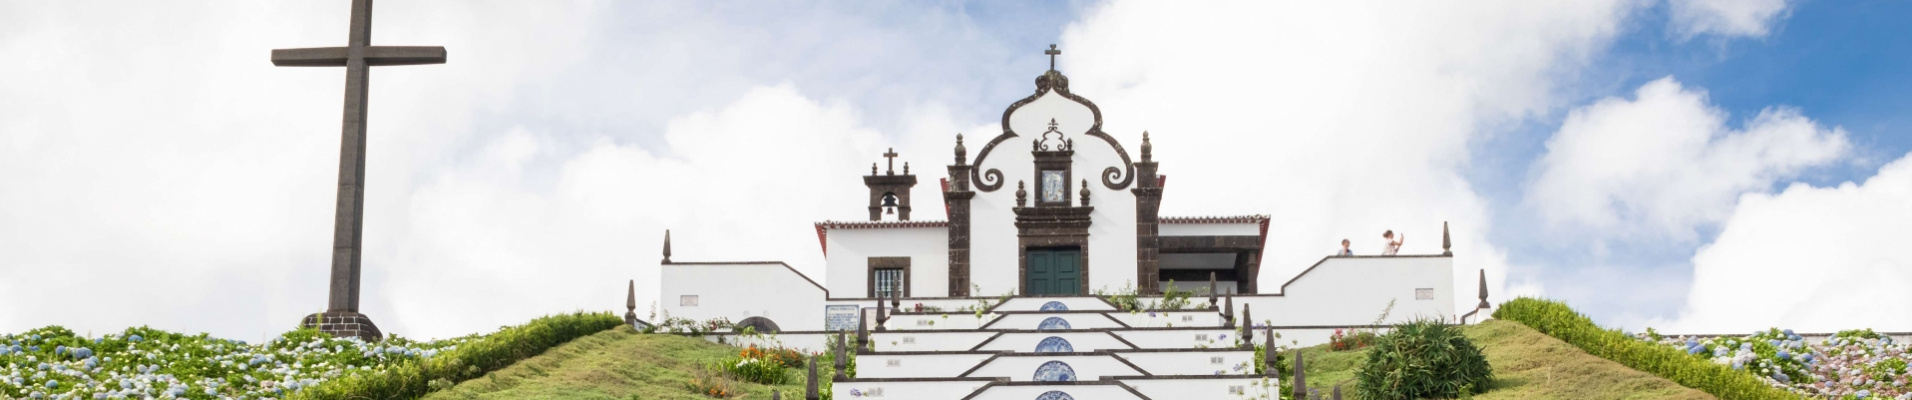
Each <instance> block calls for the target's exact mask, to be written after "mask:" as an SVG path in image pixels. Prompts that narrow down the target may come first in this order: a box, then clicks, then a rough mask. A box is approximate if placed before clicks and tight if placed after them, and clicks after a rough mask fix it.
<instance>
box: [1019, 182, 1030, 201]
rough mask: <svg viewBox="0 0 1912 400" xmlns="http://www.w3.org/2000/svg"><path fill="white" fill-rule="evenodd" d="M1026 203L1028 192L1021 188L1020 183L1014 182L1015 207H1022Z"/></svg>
mask: <svg viewBox="0 0 1912 400" xmlns="http://www.w3.org/2000/svg"><path fill="white" fill-rule="evenodd" d="M1028 203H1029V191H1028V190H1025V189H1024V188H1023V186H1022V181H1016V207H1022V205H1023V204H1028Z"/></svg>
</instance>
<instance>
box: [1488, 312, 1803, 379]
mask: <svg viewBox="0 0 1912 400" xmlns="http://www.w3.org/2000/svg"><path fill="white" fill-rule="evenodd" d="M1494 318H1495V319H1503V320H1508V321H1514V322H1519V323H1521V324H1523V325H1527V326H1528V327H1531V328H1534V330H1537V331H1540V332H1541V333H1545V334H1547V335H1548V336H1553V337H1554V338H1557V339H1560V340H1561V341H1564V342H1567V343H1570V344H1573V345H1574V346H1576V347H1579V348H1580V349H1582V350H1586V351H1587V353H1589V354H1593V355H1595V356H1599V357H1601V358H1605V359H1608V360H1613V361H1614V362H1618V363H1620V364H1621V365H1625V366H1627V367H1630V368H1633V369H1637V370H1641V371H1645V372H1647V373H1650V374H1654V375H1658V376H1660V377H1662V378H1666V379H1668V380H1671V381H1673V382H1676V383H1679V384H1681V385H1685V386H1686V387H1690V388H1694V389H1699V390H1702V391H1705V392H1707V393H1711V394H1713V395H1714V396H1719V397H1720V398H1723V399H1748V400H1761V399H1793V398H1797V397H1798V396H1796V395H1793V394H1791V393H1787V392H1786V391H1785V390H1781V389H1777V388H1773V387H1772V386H1769V385H1767V384H1766V383H1765V382H1763V381H1761V380H1760V378H1759V377H1756V376H1753V375H1752V374H1749V373H1745V372H1741V371H1734V370H1733V369H1732V367H1730V366H1727V365H1720V364H1715V363H1713V362H1712V361H1710V360H1708V359H1706V358H1701V357H1694V356H1691V355H1688V353H1687V351H1683V350H1680V349H1676V348H1673V347H1669V346H1664V345H1660V344H1656V343H1651V342H1647V341H1642V340H1637V339H1634V338H1633V337H1632V336H1630V335H1627V334H1626V333H1623V332H1620V331H1617V330H1610V329H1602V328H1600V327H1599V326H1598V325H1594V323H1593V320H1591V319H1588V318H1587V316H1585V315H1580V313H1578V312H1574V311H1573V309H1572V308H1569V307H1567V305H1566V304H1565V303H1561V302H1558V301H1551V300H1541V299H1534V298H1519V299H1514V300H1513V301H1509V302H1506V303H1503V304H1501V305H1500V308H1499V309H1496V310H1494Z"/></svg>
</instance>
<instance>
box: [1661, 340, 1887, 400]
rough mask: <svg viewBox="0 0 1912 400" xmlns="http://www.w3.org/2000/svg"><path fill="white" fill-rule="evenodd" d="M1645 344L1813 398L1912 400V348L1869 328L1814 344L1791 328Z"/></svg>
mask: <svg viewBox="0 0 1912 400" xmlns="http://www.w3.org/2000/svg"><path fill="white" fill-rule="evenodd" d="M1637 336H1638V337H1639V338H1640V339H1642V340H1647V341H1653V342H1658V343H1660V344H1664V345H1667V346H1672V347H1674V348H1677V349H1680V350H1681V351H1684V352H1686V353H1687V354H1689V355H1692V356H1693V357H1699V358H1704V359H1707V360H1711V361H1712V362H1713V363H1716V364H1720V365H1727V366H1731V367H1732V368H1733V369H1734V370H1740V371H1746V372H1747V373H1750V374H1753V375H1755V376H1759V377H1760V378H1762V379H1763V380H1765V381H1766V382H1767V383H1768V384H1770V385H1773V386H1774V387H1777V388H1781V389H1786V390H1789V391H1792V392H1794V393H1798V394H1802V395H1807V396H1810V397H1814V398H1836V399H1895V400H1912V384H1909V381H1912V372H1908V371H1907V368H1906V365H1907V363H1908V362H1912V354H1909V353H1908V350H1909V349H1908V346H1907V345H1906V344H1903V343H1896V342H1894V341H1893V340H1892V338H1891V337H1887V336H1885V335H1880V334H1878V333H1876V332H1873V331H1872V330H1870V329H1867V330H1853V331H1843V332H1839V333H1837V334H1834V335H1833V336H1832V337H1828V338H1825V339H1821V340H1811V339H1807V338H1804V337H1801V336H1800V335H1798V334H1796V333H1794V332H1793V331H1792V330H1791V329H1784V330H1781V329H1768V330H1764V331H1758V332H1753V334H1751V335H1747V336H1737V337H1714V338H1706V339H1701V338H1696V337H1662V336H1660V335H1657V334H1654V333H1653V332H1652V331H1651V330H1648V332H1647V333H1644V334H1639V335H1637Z"/></svg>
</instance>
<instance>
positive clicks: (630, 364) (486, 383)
mask: <svg viewBox="0 0 1912 400" xmlns="http://www.w3.org/2000/svg"><path fill="white" fill-rule="evenodd" d="M1463 331H1464V332H1465V334H1466V335H1467V337H1468V338H1469V339H1471V340H1473V341H1474V343H1475V344H1476V345H1479V346H1481V348H1482V350H1483V352H1484V353H1485V354H1486V355H1487V360H1488V362H1489V363H1490V364H1492V365H1493V367H1494V374H1495V381H1494V387H1493V389H1492V390H1490V391H1488V392H1487V393H1485V394H1482V395H1480V396H1476V398H1478V399H1483V400H1490V399H1712V398H1714V397H1713V396H1711V395H1708V394H1706V393H1703V392H1700V391H1698V390H1694V389H1690V388H1686V387H1683V386H1680V385H1679V384H1676V383H1673V382H1672V381H1668V380H1666V379H1661V378H1659V377H1655V376H1653V375H1650V374H1647V373H1644V372H1640V371H1635V370H1632V369H1629V368H1626V367H1625V366H1621V365H1620V364H1618V363H1614V362H1612V361H1608V360H1606V359H1602V358H1599V357H1595V356H1592V355H1589V354H1587V353H1586V352H1584V351H1581V350H1580V349H1579V348H1576V347H1574V346H1572V345H1569V344H1567V343H1565V342H1562V341H1560V340H1558V339H1554V338H1553V337H1550V336H1547V335H1545V334H1542V333H1540V332H1537V331H1534V330H1533V329H1529V328H1527V327H1526V326H1525V325H1521V324H1518V323H1513V322H1507V321H1497V320H1491V321H1487V322H1484V323H1481V324H1478V325H1472V326H1467V327H1465V328H1463ZM736 351H737V349H736V348H733V347H729V346H725V345H720V344H715V343H710V342H706V341H703V340H698V339H692V338H685V337H679V336H671V335H640V334H637V333H635V332H632V331H631V330H630V329H629V328H618V329H613V330H609V331H605V332H600V333H597V334H595V335H591V336H587V337H584V338H580V339H577V340H574V341H572V342H570V343H566V344H564V345H562V346H558V347H556V348H553V349H551V350H550V351H547V352H545V353H544V354H543V355H539V356H537V357H533V358H531V359H527V360H525V361H522V362H519V363H517V364H514V365H512V366H510V367H507V368H505V369H502V370H498V371H495V372H492V373H489V374H486V375H485V376H484V377H481V378H478V379H473V380H469V381H465V382H463V383H460V384H458V385H457V386H455V387H453V388H451V389H450V390H445V391H439V392H437V393H433V394H432V395H431V396H429V397H427V398H429V399H555V398H565V399H633V398H635V399H704V398H706V397H703V396H701V395H698V394H696V393H692V392H691V391H690V390H689V389H686V385H685V384H686V382H688V381H689V380H690V379H691V378H692V377H693V375H694V374H695V373H696V372H697V371H699V370H702V369H703V365H705V364H708V363H711V362H715V361H717V360H720V359H722V358H724V357H726V356H731V355H735V354H736ZM1302 352H1303V353H1304V354H1305V356H1306V357H1307V369H1308V378H1309V379H1308V381H1309V384H1310V386H1311V387H1319V388H1322V389H1324V392H1325V391H1326V390H1325V389H1327V388H1330V387H1332V386H1334V384H1336V383H1340V384H1342V385H1343V387H1342V389H1343V391H1344V392H1345V393H1346V394H1349V395H1350V397H1351V395H1352V394H1353V389H1354V382H1353V381H1352V379H1353V376H1354V370H1355V368H1358V366H1359V365H1360V363H1361V362H1362V360H1365V359H1366V358H1367V353H1366V352H1365V351H1340V352H1333V351H1328V349H1327V347H1326V346H1315V347H1309V348H1306V349H1303V350H1302ZM797 382H798V383H797V384H792V385H784V386H776V387H775V388H776V389H778V390H781V391H783V392H784V394H785V396H784V398H786V399H791V398H801V395H802V390H803V386H802V384H801V381H797ZM736 387H737V389H739V390H740V391H742V392H744V395H743V396H741V398H746V399H768V398H770V390H771V389H772V387H770V386H764V385H756V384H750V383H738V384H737V385H736Z"/></svg>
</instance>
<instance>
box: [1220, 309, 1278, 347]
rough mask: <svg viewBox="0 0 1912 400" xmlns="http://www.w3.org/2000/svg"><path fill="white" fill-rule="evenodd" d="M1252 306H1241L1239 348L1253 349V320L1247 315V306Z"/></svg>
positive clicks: (1252, 317) (1251, 316)
mask: <svg viewBox="0 0 1912 400" xmlns="http://www.w3.org/2000/svg"><path fill="white" fill-rule="evenodd" d="M1230 298H1233V297H1230ZM1252 305H1254V304H1242V305H1241V347H1242V348H1248V349H1252V348H1254V347H1255V318H1254V316H1253V315H1249V314H1248V306H1252ZM1269 336H1274V335H1269Z"/></svg>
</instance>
